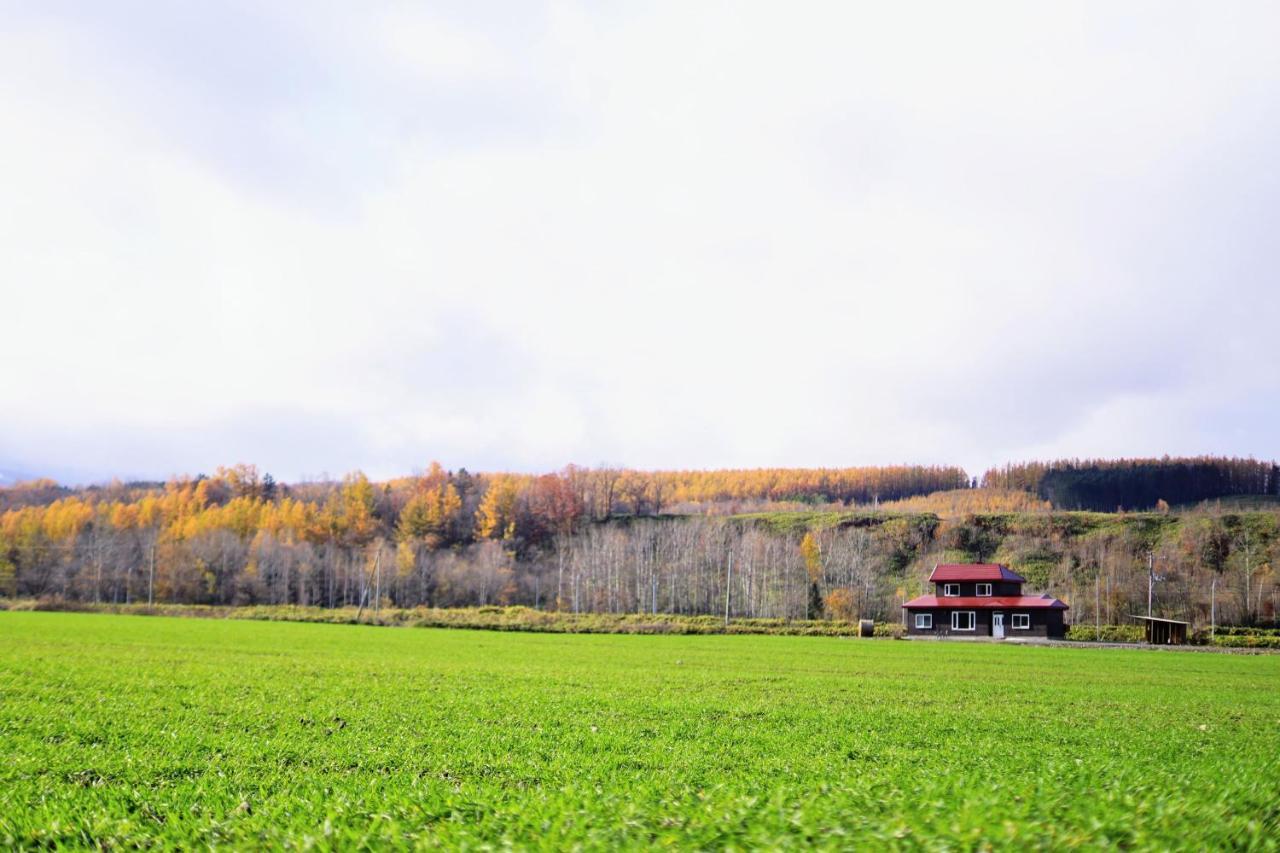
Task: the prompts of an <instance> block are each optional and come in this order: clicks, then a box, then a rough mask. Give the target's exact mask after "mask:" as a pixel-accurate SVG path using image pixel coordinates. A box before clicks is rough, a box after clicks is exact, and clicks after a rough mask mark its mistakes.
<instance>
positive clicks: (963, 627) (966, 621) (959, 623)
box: [951, 610, 977, 631]
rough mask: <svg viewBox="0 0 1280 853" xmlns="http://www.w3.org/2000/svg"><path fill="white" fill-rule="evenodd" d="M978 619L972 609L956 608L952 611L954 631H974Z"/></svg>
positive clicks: (952, 628)
mask: <svg viewBox="0 0 1280 853" xmlns="http://www.w3.org/2000/svg"><path fill="white" fill-rule="evenodd" d="M976 621H977V619H976V618H975V616H974V612H973V611H972V610H955V611H952V613H951V630H952V631H972V630H973V626H974V623H975V622H976Z"/></svg>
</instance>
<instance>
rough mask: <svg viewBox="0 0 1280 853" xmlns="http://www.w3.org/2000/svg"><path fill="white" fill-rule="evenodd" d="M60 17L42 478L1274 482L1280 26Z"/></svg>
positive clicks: (14, 82) (687, 11)
mask: <svg viewBox="0 0 1280 853" xmlns="http://www.w3.org/2000/svg"><path fill="white" fill-rule="evenodd" d="M60 8H61V7H59V6H57V4H51V6H50V9H53V10H54V12H52V13H49V14H47V15H46V14H43V13H41V12H38V11H37V12H32V11H30V10H25V11H23V12H21V13H19V12H16V11H9V12H3V11H0V15H3V16H6V17H10V18H11V19H12V20H11V21H9V23H10V24H11V26H5V27H0V33H3V35H0V81H4V82H3V83H0V182H2V183H3V185H4V186H5V187H6V193H5V200H4V201H2V202H0V289H2V290H3V305H4V306H5V313H6V315H7V316H5V317H4V318H3V320H2V321H0V322H2V326H0V327H2V328H3V329H4V335H5V342H6V344H7V347H6V350H7V352H8V353H10V356H9V360H10V365H9V368H8V369H6V370H4V371H2V372H0V399H3V400H4V401H5V402H4V408H5V411H3V412H0V415H3V417H0V468H21V469H22V470H33V469H34V470H51V471H58V472H67V474H66V476H73V477H74V476H80V477H101V476H104V475H107V474H112V473H121V474H149V475H163V474H166V473H169V472H172V471H175V470H207V469H209V468H211V467H212V466H214V465H216V464H219V463H223V462H232V461H237V460H251V461H256V462H258V463H259V464H261V465H263V466H264V467H266V468H268V469H271V470H273V471H275V472H277V473H279V474H281V475H284V476H295V475H297V474H300V473H304V472H316V471H319V470H322V469H325V470H330V471H340V470H342V469H344V468H349V467H355V466H361V467H364V468H366V469H368V470H370V471H371V472H372V473H375V474H379V475H386V474H390V473H393V472H396V471H403V470H408V469H410V468H412V467H413V466H415V465H421V464H423V462H424V461H425V460H426V459H429V458H432V457H439V458H441V459H442V460H444V461H445V462H446V463H447V464H451V465H467V466H470V467H472V468H497V467H514V468H523V469H539V468H549V467H555V466H558V465H560V464H562V463H564V462H567V461H571V460H576V461H580V462H587V463H592V462H596V461H600V460H610V461H616V462H621V463H628V464H635V465H644V466H667V465H680V466H718V465H730V464H732V465H750V464H798V465H799V464H860V463H880V462H896V461H939V462H940V461H959V462H961V463H963V464H966V465H967V466H969V467H971V468H973V469H975V473H976V472H977V471H976V469H979V468H981V467H982V466H984V465H986V464H989V463H992V462H998V461H1001V460H1003V459H1005V458H1009V457H1019V456H1024V455H1032V454H1035V455H1043V454H1054V455H1056V454H1068V455H1093V454H1110V453H1121V452H1123V453H1163V452H1165V451H1169V452H1199V451H1213V452H1230V453H1255V454H1258V455H1274V454H1275V449H1274V447H1270V446H1267V441H1266V438H1267V435H1268V433H1267V432H1266V431H1265V430H1260V429H1243V430H1242V429H1241V428H1240V424H1239V422H1238V420H1237V417H1238V416H1240V415H1239V413H1247V417H1249V418H1253V419H1262V420H1264V421H1265V420H1267V419H1270V420H1274V419H1275V417H1276V415H1277V413H1278V411H1277V408H1276V406H1277V404H1276V403H1275V402H1269V403H1266V404H1261V405H1260V404H1258V403H1257V401H1258V400H1271V401H1274V400H1275V399H1276V393H1275V392H1276V391H1277V390H1280V387H1278V385H1280V380H1278V379H1277V378H1276V377H1277V376H1278V375H1280V371H1276V370H1275V368H1276V366H1277V356H1276V354H1275V352H1274V351H1273V349H1274V348H1273V346H1272V345H1271V344H1270V342H1269V340H1270V336H1269V330H1271V329H1273V328H1274V323H1275V320H1274V318H1275V317H1277V316H1280V296H1277V289H1276V288H1275V287H1274V286H1273V283H1272V282H1271V280H1270V272H1269V271H1270V270H1272V269H1275V262H1276V261H1277V258H1276V254H1277V250H1276V248H1275V246H1274V241H1273V239H1272V238H1271V236H1270V234H1269V231H1268V228H1267V225H1266V224H1267V223H1268V222H1273V221H1274V217H1275V212H1276V211H1275V207H1276V201H1277V197H1278V196H1277V189H1278V188H1277V186H1276V180H1277V179H1276V177H1275V175H1274V169H1273V168H1272V167H1271V165H1270V164H1271V159H1272V154H1271V152H1272V151H1273V150H1274V148H1275V145H1276V142H1277V141H1278V137H1280V124H1278V122H1277V118H1278V117H1280V116H1278V112H1277V107H1276V106H1275V105H1276V104H1280V98H1278V97H1277V95H1280V92H1278V91H1277V89H1278V88H1280V67H1277V66H1275V63H1274V62H1273V60H1272V55H1273V50H1272V45H1273V44H1274V37H1275V35H1276V34H1277V26H1276V25H1277V22H1278V21H1277V14H1276V12H1275V11H1274V10H1273V9H1272V8H1270V7H1269V6H1266V5H1257V6H1246V5H1234V6H1231V7H1228V8H1216V9H1213V10H1208V9H1207V7H1199V6H1196V5H1179V6H1170V5H1168V4H1158V5H1150V6H1127V7H1124V8H1123V9H1115V8H1113V7H1110V6H1107V5H1105V4H1097V5H1090V6H1086V5H1073V6H1071V7H1063V8H1059V9H1054V10H1048V9H1046V8H1044V7H1031V6H1026V5H1025V4H983V5H980V6H977V7H975V6H972V5H969V6H965V7H959V6H954V5H949V4H901V5H898V6H893V7H880V8H878V9H871V8H869V7H860V6H849V5H847V4H833V5H829V6H813V7H809V8H808V10H807V14H806V13H805V11H802V10H794V9H793V10H787V11H783V10H780V9H778V8H777V7H770V6H765V5H760V6H754V5H751V4H723V5H712V4H703V5H697V6H689V5H688V4H673V5H667V6H654V7H645V8H643V9H615V10H610V11H608V12H604V11H601V10H600V9H599V8H598V7H592V6H585V5H577V4H572V3H552V4H549V5H547V6H545V7H534V6H527V7H518V8H516V9H514V10H511V11H510V13H509V14H508V13H503V12H496V11H493V10H489V11H487V12H481V11H476V10H473V9H472V8H470V6H466V7H463V8H462V9H460V10H454V11H452V12H441V11H439V10H437V11H434V12H432V13H431V15H429V16H428V15H426V14H424V13H423V12H421V11H419V10H417V9H416V7H412V6H409V5H406V4H384V5H380V6H376V7H370V8H369V9H368V10H362V11H361V12H360V13H353V12H346V11H344V10H343V9H342V7H331V6H324V7H314V8H313V7H312V6H306V7H303V6H295V5H292V4H287V3H282V4H277V5H275V6H268V7H261V8H259V7H256V6H246V7H243V8H242V7H238V6H237V5H235V4H230V3H228V4H225V5H221V6H216V7H208V8H206V9H202V10H200V11H197V12H193V11H190V10H184V11H182V12H176V11H173V10H165V11H159V12H155V11H153V10H152V7H151V6H150V5H149V4H147V5H140V6H138V7H137V8H134V9H132V10H131V9H130V8H128V7H121V8H120V9H119V10H117V12H116V13H115V14H109V13H99V12H93V13H92V14H90V12H89V11H85V10H80V9H76V8H73V7H67V8H69V9H70V11H66V10H65V9H63V10H62V11H61V12H60V13H58V10H59V9H60ZM200 34H204V35H206V36H207V37H208V39H210V40H212V42H213V44H212V45H208V44H206V45H204V46H203V47H199V48H198V49H196V48H193V49H191V50H190V51H185V50H184V45H188V44H191V43H192V41H193V39H195V38H197V37H198V36H199V35H200ZM166 38H171V39H172V41H170V42H166V41H165V39H166ZM218 39H222V40H223V41H224V42H225V43H220V42H218ZM256 81H261V85H255V83H256ZM1144 413H1147V414H1148V415H1150V417H1149V418H1144V417H1143V414H1144ZM1227 413H1236V415H1232V416H1228V415H1227ZM1159 419H1164V420H1163V421H1162V422H1157V420H1159ZM1169 419H1173V420H1172V421H1171V420H1169Z"/></svg>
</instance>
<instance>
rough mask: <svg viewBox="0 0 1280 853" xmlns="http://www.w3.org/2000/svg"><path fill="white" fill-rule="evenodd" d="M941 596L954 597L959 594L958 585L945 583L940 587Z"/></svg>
mask: <svg viewBox="0 0 1280 853" xmlns="http://www.w3.org/2000/svg"><path fill="white" fill-rule="evenodd" d="M942 594H943V595H947V596H956V595H959V594H960V584H958V583H945V584H943V585H942Z"/></svg>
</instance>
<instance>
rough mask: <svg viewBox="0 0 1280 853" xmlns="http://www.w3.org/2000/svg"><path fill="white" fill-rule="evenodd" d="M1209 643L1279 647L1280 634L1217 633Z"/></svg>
mask: <svg viewBox="0 0 1280 853" xmlns="http://www.w3.org/2000/svg"><path fill="white" fill-rule="evenodd" d="M1211 643H1212V644H1213V645H1215V646H1223V647H1226V648H1232V649H1280V636H1276V635H1274V634H1272V635H1266V634H1227V635H1225V636H1224V635H1221V634H1220V635H1218V636H1216V637H1214V638H1213V640H1212V641H1211Z"/></svg>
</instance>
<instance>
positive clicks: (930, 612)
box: [902, 563, 1067, 639]
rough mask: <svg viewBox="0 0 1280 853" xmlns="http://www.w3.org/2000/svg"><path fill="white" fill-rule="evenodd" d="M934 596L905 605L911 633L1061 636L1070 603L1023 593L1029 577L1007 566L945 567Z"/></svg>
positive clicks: (937, 574) (934, 579) (936, 576)
mask: <svg viewBox="0 0 1280 853" xmlns="http://www.w3.org/2000/svg"><path fill="white" fill-rule="evenodd" d="M929 582H930V583H931V584H933V585H934V594H933V595H921V596H919V597H917V598H913V599H911V600H910V601H908V602H907V603H906V604H904V605H902V606H903V608H904V609H905V610H906V613H907V633H908V634H909V635H913V636H929V637H945V636H952V637H994V638H997V639H1003V638H1005V637H1061V636H1063V634H1064V633H1065V632H1066V629H1065V627H1064V625H1063V615H1064V614H1065V613H1066V611H1067V605H1065V604H1063V603H1062V602H1061V601H1059V600H1058V599H1056V598H1054V597H1052V596H1050V595H1023V594H1022V585H1023V584H1024V583H1026V582H1027V579H1026V578H1024V577H1022V575H1019V574H1018V573H1017V572H1013V571H1010V570H1009V568H1008V567H1007V566H1000V565H996V564H994V563H978V564H973V565H955V564H939V565H937V566H935V567H934V569H933V574H931V575H929Z"/></svg>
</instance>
